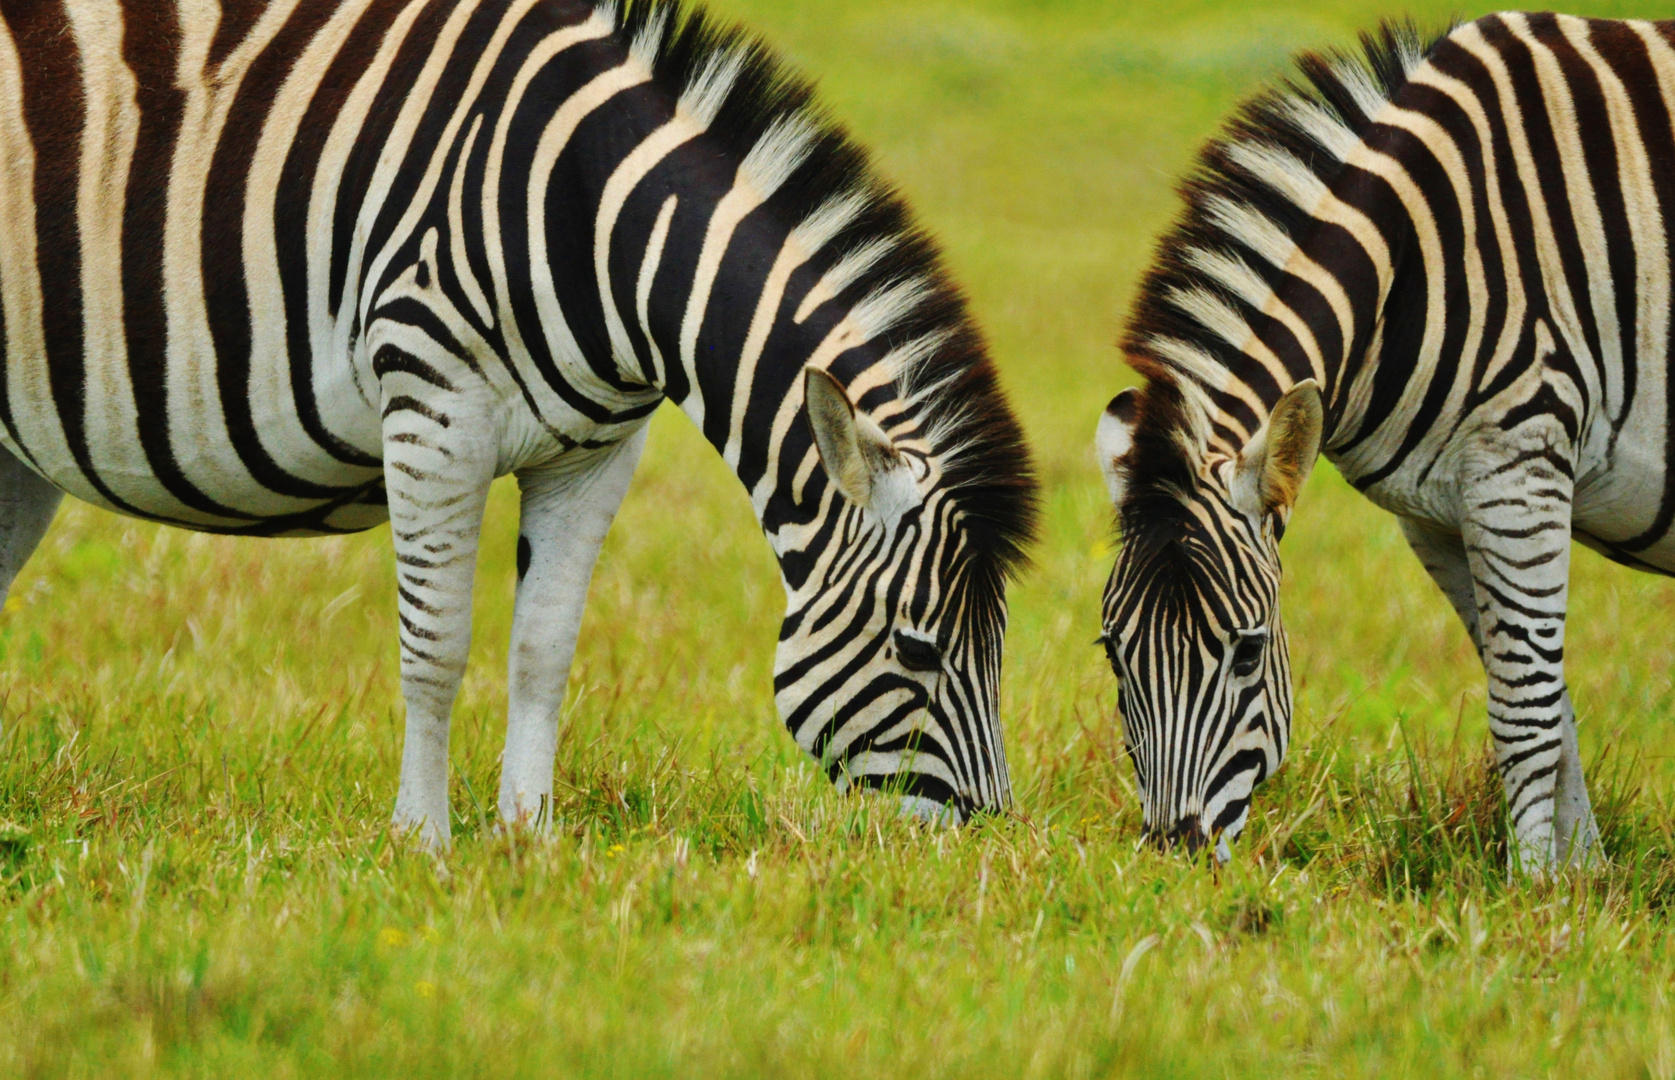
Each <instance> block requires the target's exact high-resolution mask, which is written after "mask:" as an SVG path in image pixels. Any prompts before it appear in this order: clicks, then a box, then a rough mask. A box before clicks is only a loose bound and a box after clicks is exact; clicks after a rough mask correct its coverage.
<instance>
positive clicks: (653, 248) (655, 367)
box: [634, 195, 680, 386]
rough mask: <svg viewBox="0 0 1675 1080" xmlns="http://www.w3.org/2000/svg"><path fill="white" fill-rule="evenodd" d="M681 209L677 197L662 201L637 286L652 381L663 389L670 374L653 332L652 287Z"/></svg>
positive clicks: (636, 304) (637, 308)
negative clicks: (676, 214)
mask: <svg viewBox="0 0 1675 1080" xmlns="http://www.w3.org/2000/svg"><path fill="white" fill-rule="evenodd" d="M678 206H680V197H679V196H677V195H671V196H669V197H668V198H667V199H664V200H663V208H662V209H661V210H659V211H658V212H657V222H656V224H654V225H652V227H651V239H650V240H648V241H647V242H646V255H645V259H644V260H643V261H641V263H640V278H639V281H638V282H636V283H635V286H634V314H635V315H636V316H637V317H638V318H639V320H640V333H642V334H644V335H645V338H646V348H648V349H650V350H651V377H652V380H653V381H654V382H655V383H656V384H657V385H658V386H662V385H663V379H664V377H665V375H666V374H667V373H666V372H665V370H664V367H663V350H662V348H660V347H659V346H658V344H657V338H656V337H655V336H654V335H653V334H652V332H651V287H652V284H653V283H654V282H656V280H657V271H658V268H659V267H661V266H662V265H663V246H664V245H665V244H667V243H668V242H669V225H670V223H671V222H673V221H674V220H675V209H676V207H678Z"/></svg>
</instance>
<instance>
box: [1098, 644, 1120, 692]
mask: <svg viewBox="0 0 1675 1080" xmlns="http://www.w3.org/2000/svg"><path fill="white" fill-rule="evenodd" d="M1093 643H1094V644H1095V645H1103V646H1105V659H1106V660H1108V661H1110V664H1111V674H1113V675H1115V676H1116V677H1117V681H1119V682H1121V681H1122V664H1121V663H1120V662H1118V660H1117V642H1116V640H1115V639H1114V638H1112V637H1111V635H1110V634H1100V635H1099V637H1097V638H1095V639H1094V642H1093Z"/></svg>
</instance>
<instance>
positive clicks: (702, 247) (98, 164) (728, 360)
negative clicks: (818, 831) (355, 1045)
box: [0, 0, 1034, 844]
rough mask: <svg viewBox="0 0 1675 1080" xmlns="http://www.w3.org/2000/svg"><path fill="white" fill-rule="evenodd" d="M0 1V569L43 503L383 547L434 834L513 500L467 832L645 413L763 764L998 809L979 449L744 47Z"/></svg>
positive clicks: (992, 465)
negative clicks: (690, 526) (670, 455)
mask: <svg viewBox="0 0 1675 1080" xmlns="http://www.w3.org/2000/svg"><path fill="white" fill-rule="evenodd" d="M0 17H3V20H4V30H5V33H4V34H0V170H4V173H3V175H0V222H4V225H3V227H0V294H3V296H0V299H3V305H0V313H3V317H4V335H5V336H4V341H5V352H4V359H5V371H4V378H3V379H0V422H3V427H4V434H3V436H0V441H3V443H4V448H5V450H6V451H7V454H6V455H3V456H4V463H3V469H0V471H3V477H0V503H3V505H4V506H5V508H6V512H5V513H4V515H3V520H0V572H3V577H4V584H5V585H7V586H9V584H10V582H11V580H12V577H13V576H14V575H15V574H16V572H17V571H18V569H19V568H20V566H21V565H22V563H23V562H24V560H25V559H26V558H27V557H28V554H29V552H30V551H31V550H33V548H34V546H35V544H36V543H37V542H38V540H39V538H40V536H41V534H42V532H43V531H44V530H45V528H46V526H47V524H48V522H49V520H50V519H51V517H52V513H53V510H54V508H55V507H56V505H57V503H58V500H59V498H60V492H61V491H68V492H70V493H71V494H73V495H75V496H77V497H79V498H81V499H85V500H87V501H88V502H91V503H95V504H97V505H100V506H104V507H107V508H110V509H113V510H117V511H121V512H123V513H126V514H131V515H134V516H137V517H143V518H149V519H151V520H154V521H161V522H168V523H171V524H175V525H179V526H182V527H185V528H191V529H199V530H205V531H212V532H222V533H237V534H251V535H304V534H321V533H335V532H345V531H351V530H358V529H366V528H369V527H371V526H373V525H375V524H377V523H380V522H382V521H385V520H389V521H390V522H391V524H392V532H393V540H394V547H395V558H396V563H397V575H398V584H399V615H400V645H401V684H402V694H403V696H404V698H405V699H406V703H407V722H406V735H405V747H404V750H403V754H402V765H401V786H400V792H399V794H398V796H397V799H396V806H395V821H396V824H397V826H398V827H402V828H407V829H416V830H418V831H419V832H420V834H421V835H422V837H423V838H424V839H425V840H426V841H427V842H429V843H432V844H442V843H446V842H447V840H448V838H449V815H448V789H447V782H448V722H449V713H450V710H451V707H452V705H453V701H454V697H455V694H456V691H457V690H458V687H459V683H460V678H461V675H462V672H463V669H464V666H465V659H466V653H467V646H468V643H469V635H470V613H471V586H472V576H473V569H474V562H475V555H476V551H477V541H478V532H479V529H480V526H481V521H482V516H483V507H484V501H485V499H486V497H487V494H488V489H489V484H490V481H492V480H493V479H494V478H495V477H497V476H502V475H505V474H508V473H511V474H515V475H516V476H517V477H518V481H519V485H520V489H521V492H522V519H521V526H520V535H519V539H518V587H517V606H516V614H515V618H514V624H513V630H512V644H511V657H510V688H509V696H510V702H511V704H510V716H509V720H508V731H507V739H506V750H505V755H504V758H503V762H502V778H501V786H500V798H499V809H500V813H501V816H502V820H503V821H505V822H509V823H511V822H524V823H527V824H532V825H535V826H540V825H541V824H543V823H544V820H545V818H546V817H547V816H550V811H549V802H548V800H549V798H550V795H551V791H552V779H553V759H554V754H555V752H556V742H557V735H558V727H557V719H558V712H559V708H560V705H561V702H562V700H563V695H564V688H565V682H566V678H567V675H568V671H569V667H570V662H571V657H572V654H573V651H574V647H575V642H576V636H577V632H578V627H579V624H580V621H581V617H582V609H583V604H584V601H585V598H586V593H587V588H588V583H589V579H590V577H591V575H592V571H593V565H594V562H595V559H596V558H597V555H598V552H599V549H600V545H601V543H602V542H603V540H604V537H605V533H606V531H607V529H608V528H609V526H610V524H611V521H612V519H613V518H614V516H615V514H616V511H617V508H618V505H619V503H620V502H621V500H622V498H623V495H624V493H625V492H626V490H627V487H628V484H629V480H630V477H631V476H632V475H633V472H634V468H635V465H636V462H637V460H638V459H639V456H640V451H641V449H642V447H643V445H644V442H645V425H646V423H647V422H648V419H649V417H650V416H651V414H652V412H653V411H654V410H655V409H656V408H657V406H658V404H659V403H660V402H662V401H663V400H664V399H665V398H668V399H670V400H672V401H674V402H676V403H677V404H678V405H679V406H680V407H681V408H682V409H684V410H685V412H686V413H687V415H688V416H690V417H691V419H692V421H693V422H694V423H696V424H697V425H698V426H699V427H700V428H701V429H702V430H703V432H704V435H705V436H706V437H707V438H708V439H709V441H710V442H712V443H713V444H714V445H715V447H716V449H717V450H718V451H719V452H720V453H721V454H722V456H723V457H724V458H725V459H726V461H727V463H728V464H729V465H730V466H732V468H733V469H734V470H735V471H736V473H737V474H738V476H739V478H740V480H741V481H742V482H743V483H744V486H745V489H746V490H747V492H748V493H749V495H750V499H751V503H752V505H753V507H754V509H755V511H756V514H757V515H758V517H759V519H760V521H761V523H762V527H763V529H764V531H765V532H766V534H767V536H768V538H769V541H770V542H771V544H772V546H773V548H774V551H775V553H776V554H777V556H778V558H779V564H780V568H781V572H782V576H783V580H784V584H785V588H786V592H787V596H788V609H787V614H786V618H785V622H784V627H783V630H782V631H781V633H780V639H779V646H778V653H777V657H776V670H775V677H774V688H775V693H776V703H777V705H778V708H779V710H780V712H781V714H782V716H783V718H784V720H785V722H786V724H787V725H788V726H789V727H790V729H791V731H792V734H793V735H794V736H795V738H796V740H797V743H798V745H799V746H801V747H803V749H805V750H806V751H808V752H809V753H810V754H813V755H814V756H815V757H816V758H818V759H819V760H820V762H821V763H822V765H823V766H824V767H825V768H826V769H827V771H828V773H829V775H830V776H831V778H832V779H833V780H834V781H835V782H836V783H837V784H838V785H839V786H840V787H845V788H848V787H854V788H861V787H872V788H878V787H887V788H890V789H891V790H894V791H897V792H898V793H899V794H900V795H901V796H902V797H903V798H904V799H905V800H906V806H907V808H909V809H911V810H914V811H916V812H920V813H925V814H932V815H948V816H954V817H957V816H959V815H962V814H965V813H968V812H970V811H972V810H975V809H978V808H986V807H1001V806H1004V805H1005V804H1006V803H1007V801H1008V798H1009V782H1008V776H1007V771H1006V762H1005V757H1004V754H1003V751H1002V745H1001V732H1000V723H999V720H998V717H997V715H996V712H997V701H996V697H997V691H998V685H997V684H998V680H999V674H1000V654H1001V644H1002V641H1001V639H1002V635H1003V631H1004V626H1005V620H1006V606H1005V583H1006V579H1007V576H1008V574H1009V572H1010V571H1011V569H1012V568H1013V567H1014V566H1016V565H1017V563H1018V562H1019V559H1020V557H1021V556H1020V551H1021V545H1022V543H1023V542H1024V540H1025V539H1026V538H1027V536H1028V534H1029V532H1030V531H1031V528H1032V525H1031V522H1032V514H1033V504H1034V481H1033V478H1032V475H1031V472H1030V466H1029V463H1028V458H1027V454H1026V451H1025V448H1024V445H1023V442H1022V438H1021V434H1020V432H1019V429H1018V427H1017V425H1016V423H1015V422H1014V420H1013V418H1012V415H1011V413H1010V411H1009V409H1008V406H1007V404H1006V402H1005V400H1004V398H1003V396H1002V394H1001V391H1000V389H999V386H998V383H997V380H996V374H995V371H994V368H993V366H992V364H991V362H990V361H989V360H988V358H987V356H986V353H985V351H984V346H983V344H982V342H981V340H980V338H979V336H978V333H977V331H976V330H975V328H974V326H973V324H972V322H971V321H970V319H969V317H968V315H967V313H966V310H965V307H964V303H963V300H962V299H961V297H960V295H959V294H958V292H957V291H956V289H955V288H954V287H953V286H952V285H951V284H950V283H949V281H948V279H947V278H946V277H945V275H944V273H943V271H942V269H941V268H940V264H939V256H938V255H937V253H936V251H935V250H934V247H933V245H932V244H931V243H930V242H929V241H928V240H927V239H926V238H925V236H924V235H923V234H922V233H920V232H919V231H918V230H917V229H916V227H915V226H914V225H913V223H912V221H911V220H910V217H909V214H908V211H907V210H906V208H905V207H904V205H903V203H902V201H901V200H900V199H899V198H898V197H897V196H895V195H894V194H893V193H892V192H891V191H890V190H889V189H888V188H887V187H886V186H885V185H884V184H883V183H882V182H880V181H879V180H878V179H876V178H875V177H874V175H873V174H872V172H871V171H870V167H869V166H868V164H867V160H866V157H865V155H864V154H863V152H862V151H861V150H859V149H858V148H857V147H856V146H855V145H854V144H853V143H852V142H850V141H849V140H848V139H847V138H846V137H845V136H844V135H843V134H842V133H841V132H840V131H839V130H838V129H836V128H835V127H834V126H832V124H831V123H830V122H829V121H828V120H827V119H826V118H825V115H824V114H823V113H822V112H821V111H820V110H819V108H818V107H817V106H816V105H815V104H813V102H812V99H811V93H810V89H809V87H808V86H807V85H806V84H805V83H803V82H802V81H800V80H798V79H797V78H795V77H793V76H791V75H790V74H788V73H787V72H786V70H785V69H784V68H783V67H782V66H781V65H780V64H779V63H778V62H777V61H776V60H775V59H774V58H773V57H772V56H771V55H770V54H769V53H768V52H767V50H766V49H765V48H764V46H762V45H761V44H759V43H757V42H756V41H754V40H753V39H750V38H748V37H746V36H744V35H742V34H741V33H740V32H738V31H734V30H725V29H720V28H718V27H717V26H716V24H715V23H714V22H713V21H712V20H710V19H708V18H706V17H705V16H704V15H703V13H701V12H697V11H693V10H690V9H687V8H683V7H682V6H680V5H679V3H678V2H677V0H638V2H635V3H632V4H630V5H628V6H624V7H619V6H617V5H616V4H614V3H610V2H606V3H603V4H599V5H598V6H594V5H593V4H592V3H589V2H583V0H224V2H223V3H221V4H219V5H217V4H214V3H210V2H208V0H191V2H188V0H180V2H178V3H166V2H162V0H124V2H122V3H113V2H112V0H0ZM805 406H806V407H805ZM668 509H669V511H670V512H672V513H676V514H678V513H680V507H679V506H678V505H677V506H671V507H669V508H668Z"/></svg>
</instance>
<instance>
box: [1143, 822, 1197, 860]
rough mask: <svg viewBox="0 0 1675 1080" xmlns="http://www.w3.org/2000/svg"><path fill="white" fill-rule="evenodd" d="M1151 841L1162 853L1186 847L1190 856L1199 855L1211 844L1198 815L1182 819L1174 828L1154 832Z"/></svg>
mask: <svg viewBox="0 0 1675 1080" xmlns="http://www.w3.org/2000/svg"><path fill="white" fill-rule="evenodd" d="M1151 840H1152V843H1154V844H1156V845H1157V847H1158V849H1159V850H1161V851H1172V850H1174V849H1175V848H1180V847H1184V848H1186V853H1187V854H1188V855H1189V856H1192V855H1197V854H1198V853H1199V852H1200V851H1203V850H1204V848H1205V846H1206V845H1208V844H1209V842H1210V838H1209V837H1208V836H1206V835H1204V826H1203V824H1202V823H1201V822H1200V821H1199V820H1198V817H1197V815H1193V816H1190V817H1184V818H1182V819H1181V820H1180V821H1177V822H1176V823H1175V825H1174V827H1173V828H1170V829H1154V830H1152V834H1151Z"/></svg>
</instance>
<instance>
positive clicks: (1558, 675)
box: [1461, 425, 1580, 873]
mask: <svg viewBox="0 0 1675 1080" xmlns="http://www.w3.org/2000/svg"><path fill="white" fill-rule="evenodd" d="M1532 426H1533V425H1532ZM1541 434H1542V433H1540V432H1536V433H1534V435H1535V437H1534V438H1533V439H1528V440H1520V442H1519V443H1518V444H1517V445H1516V452H1515V453H1513V454H1512V456H1511V460H1509V461H1508V460H1507V459H1506V458H1505V457H1502V458H1501V460H1502V461H1503V462H1505V463H1504V464H1501V465H1498V466H1490V467H1486V468H1485V469H1483V471H1482V472H1481V473H1480V474H1479V475H1478V476H1477V477H1476V478H1475V479H1473V480H1472V481H1471V482H1469V483H1468V485H1467V487H1466V492H1465V494H1466V505H1465V520H1464V522H1463V523H1462V528H1461V538H1462V541H1463V544H1464V547H1465V551H1466V557H1467V561H1468V563H1469V565H1470V567H1471V576H1472V584H1473V592H1474V593H1475V595H1476V598H1477V617H1478V624H1479V626H1480V628H1481V634H1482V656H1483V666H1484V669H1485V670H1486V672H1487V674H1488V682H1489V692H1488V697H1489V730H1490V732H1491V734H1492V735H1493V736H1494V739H1495V752H1496V758H1497V761H1498V764H1499V766H1500V773H1501V781H1502V783H1503V784H1504V785H1505V788H1506V800H1507V810H1508V814H1509V816H1510V819H1511V823H1512V830H1513V850H1512V852H1511V853H1510V858H1511V860H1512V863H1513V866H1514V867H1522V868H1523V869H1524V870H1525V871H1534V872H1536V873H1542V872H1544V871H1546V870H1547V869H1548V868H1549V867H1551V866H1552V865H1553V864H1554V861H1555V859H1556V858H1557V857H1558V856H1560V855H1566V856H1569V855H1572V854H1573V853H1572V852H1570V851H1569V850H1566V851H1564V852H1561V851H1559V849H1558V845H1557V840H1556V835H1555V827H1556V825H1557V824H1558V821H1557V818H1558V809H1557V805H1556V801H1555V796H1556V795H1557V793H1558V781H1559V776H1560V770H1561V762H1562V761H1563V759H1564V750H1565V743H1566V739H1565V722H1566V716H1567V710H1566V708H1565V683H1564V631H1565V608H1566V604H1567V602H1568V599H1569V593H1570V519H1571V491H1572V488H1573V482H1572V470H1571V465H1570V462H1569V457H1568V456H1567V455H1565V454H1562V453H1561V452H1559V451H1558V450H1556V449H1554V447H1555V446H1556V445H1562V444H1560V442H1559V440H1558V439H1557V438H1552V437H1547V438H1542V437H1541ZM1532 443H1533V445H1532ZM1505 447H1506V444H1504V443H1503V444H1501V446H1500V447H1497V448H1494V449H1498V450H1500V451H1501V452H1502V453H1504V452H1505ZM1578 782H1580V775H1579V771H1578ZM1570 846H1571V845H1570V844H1569V843H1568V841H1567V844H1566V847H1567V849H1568V848H1569V847H1570Z"/></svg>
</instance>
